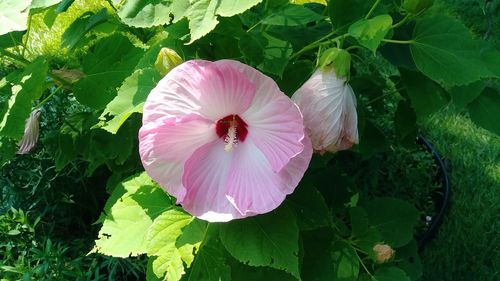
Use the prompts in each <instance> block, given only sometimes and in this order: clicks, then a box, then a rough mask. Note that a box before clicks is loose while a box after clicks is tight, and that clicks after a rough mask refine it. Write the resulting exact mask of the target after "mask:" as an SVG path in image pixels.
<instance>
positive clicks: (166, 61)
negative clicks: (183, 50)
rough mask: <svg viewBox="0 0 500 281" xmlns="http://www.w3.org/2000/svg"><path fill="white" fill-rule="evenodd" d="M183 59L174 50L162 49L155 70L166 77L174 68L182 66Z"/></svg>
mask: <svg viewBox="0 0 500 281" xmlns="http://www.w3.org/2000/svg"><path fill="white" fill-rule="evenodd" d="M182 62H183V61H182V58H181V57H180V56H179V55H178V54H177V53H176V52H175V51H174V50H172V49H169V48H161V50H160V52H159V53H158V56H157V57H156V61H155V68H156V70H158V72H160V74H161V75H163V76H165V75H166V74H167V73H168V72H169V71H170V70H172V69H173V68H174V67H176V66H178V65H179V64H181V63H182Z"/></svg>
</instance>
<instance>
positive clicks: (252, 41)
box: [0, 0, 500, 281]
mask: <svg viewBox="0 0 500 281" xmlns="http://www.w3.org/2000/svg"><path fill="white" fill-rule="evenodd" d="M73 2H74V3H73ZM433 2H434V1H432V0H402V1H393V0H354V1H352V0H329V1H326V0H301V1H299V0H294V1H288V0H245V1H231V0H217V1H215V0H199V1H192V0H173V1H166V0H161V1H141V0H126V1H114V0H108V1H104V0H103V1H99V0H94V1H60V0H59V1H58V0H39V1H35V0H33V1H31V0H25V1H2V2H0V18H2V19H6V20H5V22H4V21H2V26H0V54H1V55H2V59H1V62H2V65H3V66H5V68H6V69H7V70H8V71H7V72H8V74H6V75H4V74H3V73H2V74H1V79H0V92H1V99H0V106H1V111H0V150H1V152H2V153H1V158H0V163H1V164H3V163H5V162H7V161H9V159H11V158H12V157H15V154H16V152H17V151H19V153H29V151H30V150H31V149H33V147H36V146H35V144H36V140H37V138H38V133H39V131H40V132H41V135H43V130H44V128H43V127H40V128H39V126H38V119H37V118H40V119H41V120H44V112H46V111H47V110H50V101H51V99H53V98H54V97H60V96H63V97H64V98H67V99H68V100H70V101H71V103H72V104H73V105H74V108H73V109H72V110H73V111H68V112H69V113H68V114H67V115H65V116H64V117H63V121H62V122H61V124H60V125H59V126H58V127H57V128H56V129H55V131H54V132H52V133H51V134H47V135H46V136H44V137H43V138H42V146H43V147H44V149H47V150H48V151H50V153H52V155H54V160H55V168H56V169H58V170H60V169H63V168H64V167H65V166H66V165H68V163H70V162H72V161H75V160H76V159H78V160H80V161H85V162H86V163H87V166H86V170H85V171H82V173H83V174H85V175H86V176H92V175H94V174H95V173H96V171H97V170H105V171H106V172H107V173H108V174H109V177H108V178H106V179H103V181H104V180H106V181H107V188H108V191H109V193H110V196H109V199H108V200H107V202H106V204H105V206H104V209H103V212H102V216H101V217H100V218H99V220H98V222H99V223H101V224H102V227H101V229H100V232H99V234H98V237H96V241H95V247H94V248H93V250H92V252H94V253H100V254H105V255H110V256H115V257H123V258H125V257H129V256H138V255H147V259H148V268H147V273H146V277H147V280H169V281H175V280H197V281H205V280H207V281H212V280H213V281H216V280H217V281H218V280H238V281H239V280H344V281H349V280H353V281H355V280H379V281H384V280H418V279H419V278H420V276H421V265H420V261H419V258H418V255H417V246H416V242H415V240H414V229H415V227H416V225H417V224H418V222H419V219H420V217H422V214H421V213H419V211H418V210H417V209H415V207H413V206H412V205H411V204H409V203H407V202H405V201H403V200H400V199H395V198H390V197H374V196H371V194H370V193H369V192H367V191H366V189H365V188H364V187H363V186H356V185H355V184H354V183H353V181H352V179H351V178H350V175H349V173H348V172H346V171H347V170H345V169H344V166H347V164H348V162H349V161H350V160H352V159H354V158H355V157H358V158H361V159H370V158H373V157H375V156H376V155H377V154H380V153H382V152H385V151H389V150H390V148H391V146H392V145H408V146H411V145H413V143H414V139H415V136H416V135H417V133H418V130H419V125H420V124H422V122H423V121H425V119H426V118H427V117H428V116H430V115H431V114H432V113H433V112H435V111H437V110H439V109H440V108H442V107H444V106H445V105H447V104H450V103H451V104H454V106H455V108H456V109H457V110H460V111H464V112H467V113H468V114H469V115H470V118H471V119H472V120H473V121H474V122H475V123H476V124H478V125H479V126H482V127H484V128H486V129H488V130H491V131H493V132H495V133H497V134H500V127H499V124H500V120H497V119H498V118H499V115H498V114H492V113H495V112H496V110H497V109H498V106H499V104H500V95H499V93H498V91H497V90H495V88H493V87H491V85H492V83H491V81H492V80H494V79H498V78H500V68H499V65H500V53H499V51H498V50H496V49H495V48H494V46H491V45H489V44H488V43H487V42H485V41H483V40H478V39H475V38H473V37H472V35H471V34H470V32H469V30H468V29H467V28H465V27H464V26H463V24H461V23H460V22H459V21H458V20H456V19H454V18H451V17H449V16H446V15H444V13H442V11H441V10H440V6H439V5H433ZM72 9H73V15H76V16H74V17H73V18H68V17H69V16H68V17H66V18H65V16H67V14H66V13H67V12H66V11H71V10H72ZM75 11H77V12H75ZM68 13H69V12H68ZM58 29H59V34H58V35H57V36H55V35H53V34H56V30H58ZM61 30H62V31H61ZM33 34H37V35H38V36H41V37H43V38H42V39H41V40H40V42H42V43H41V44H34V43H31V41H33V40H34V39H33ZM51 36H52V37H51ZM30 40H31V41H30ZM54 42H56V43H57V45H56V47H55V48H53V49H52V50H51V49H50V48H45V47H46V46H47V45H48V44H56V43H54ZM33 109H35V110H34V111H33ZM30 114H31V116H30ZM343 161H345V162H343ZM359 169H362V167H359ZM424 217H425V216H424Z"/></svg>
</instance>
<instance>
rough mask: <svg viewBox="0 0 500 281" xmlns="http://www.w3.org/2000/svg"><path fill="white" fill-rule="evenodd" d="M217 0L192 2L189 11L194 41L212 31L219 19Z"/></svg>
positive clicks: (192, 40) (192, 39) (190, 28)
mask: <svg viewBox="0 0 500 281" xmlns="http://www.w3.org/2000/svg"><path fill="white" fill-rule="evenodd" d="M216 9H217V1H214V0H198V1H194V3H192V4H191V6H190V8H189V12H188V18H189V30H190V31H191V41H189V43H192V42H194V41H196V40H198V39H200V38H201V37H203V36H205V35H206V34H208V33H209V32H210V31H212V30H213V29H214V28H215V27H216V26H217V23H219V21H218V20H217V17H216V16H215V10H216Z"/></svg>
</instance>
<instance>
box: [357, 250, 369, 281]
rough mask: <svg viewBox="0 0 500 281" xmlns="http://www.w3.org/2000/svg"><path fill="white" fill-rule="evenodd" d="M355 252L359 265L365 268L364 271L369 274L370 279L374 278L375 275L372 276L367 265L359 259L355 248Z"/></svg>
mask: <svg viewBox="0 0 500 281" xmlns="http://www.w3.org/2000/svg"><path fill="white" fill-rule="evenodd" d="M353 249H354V251H355V252H356V257H357V258H358V260H359V263H360V264H361V266H363V269H364V270H365V271H366V273H368V275H370V277H372V278H373V275H372V274H371V272H370V271H369V270H368V268H367V267H366V265H365V263H364V262H363V260H362V259H361V258H360V257H359V255H358V252H357V251H356V249H355V248H353Z"/></svg>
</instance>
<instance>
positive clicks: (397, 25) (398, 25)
mask: <svg viewBox="0 0 500 281" xmlns="http://www.w3.org/2000/svg"><path fill="white" fill-rule="evenodd" d="M409 18H410V14H407V15H406V16H405V17H404V18H403V19H402V20H401V21H399V22H397V23H395V24H393V25H392V28H393V29H394V28H398V27H400V26H402V25H403V24H405V23H406V21H407V20H408V19H409Z"/></svg>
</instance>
